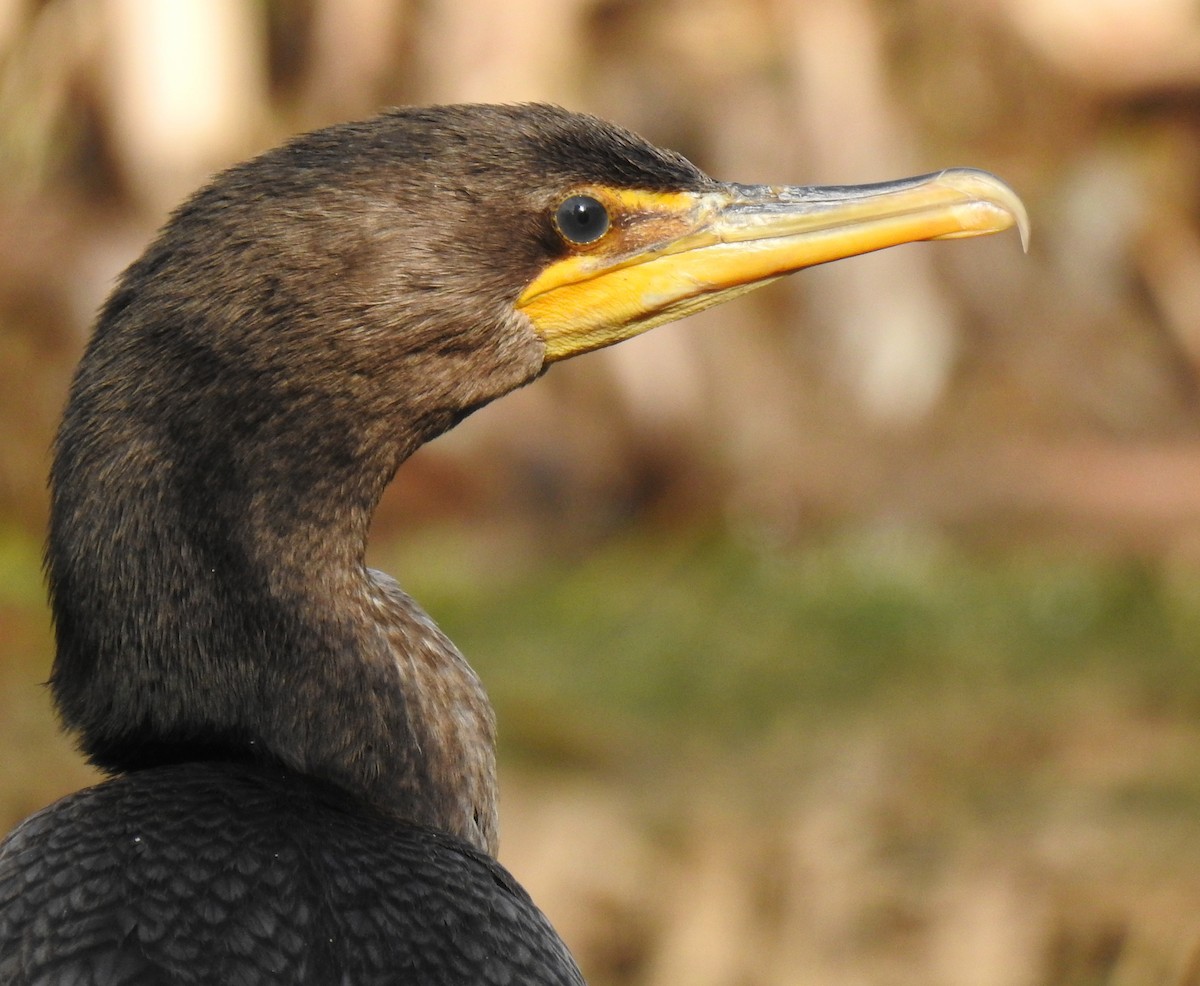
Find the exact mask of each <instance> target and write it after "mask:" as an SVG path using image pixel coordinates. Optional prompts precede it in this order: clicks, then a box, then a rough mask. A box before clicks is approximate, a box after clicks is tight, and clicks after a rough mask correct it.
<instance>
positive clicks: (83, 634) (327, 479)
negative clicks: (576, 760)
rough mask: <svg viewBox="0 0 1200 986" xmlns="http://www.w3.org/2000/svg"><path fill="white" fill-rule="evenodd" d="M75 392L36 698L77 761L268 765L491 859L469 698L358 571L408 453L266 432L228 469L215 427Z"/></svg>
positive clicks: (468, 686)
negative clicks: (47, 651) (71, 736)
mask: <svg viewBox="0 0 1200 986" xmlns="http://www.w3.org/2000/svg"><path fill="white" fill-rule="evenodd" d="M92 391H95V392H96V393H103V392H104V391H103V388H92ZM92 391H89V389H88V388H87V387H86V386H84V385H81V384H77V388H76V394H75V397H74V399H73V401H72V405H71V407H70V409H69V410H68V414H67V418H66V421H65V422H64V426H63V430H62V432H61V433H60V437H59V443H58V448H57V456H56V462H55V467H54V474H53V509H52V519H51V534H50V541H49V548H48V571H49V575H50V582H51V596H52V601H53V605H54V614H55V623H56V630H57V635H58V653H57V657H56V661H55V668H54V674H53V682H52V683H53V688H54V693H55V698H56V701H57V703H58V706H59V709H60V711H61V714H62V716H63V719H64V721H65V723H66V724H67V725H68V726H70V727H73V728H74V729H76V730H77V731H78V732H79V735H80V742H81V746H82V747H83V749H84V750H85V752H87V753H88V755H89V756H90V757H91V759H92V760H93V761H94V762H96V763H97V764H99V765H100V766H102V767H104V768H106V769H109V770H114V771H123V770H134V769H140V768H144V767H148V766H154V765H159V764H165V763H175V762H180V761H190V760H198V759H232V760H254V761H263V762H268V763H276V764H280V765H283V766H285V767H287V768H289V769H292V770H296V771H299V772H302V773H305V774H308V775H312V776H315V777H319V778H322V779H324V780H327V781H330V782H332V783H334V784H335V785H337V786H339V787H341V788H342V789H343V790H345V791H346V792H348V793H349V794H350V795H352V796H353V797H355V798H357V799H360V800H361V801H363V802H368V803H370V804H372V805H374V806H376V807H378V808H380V809H382V810H384V811H387V812H390V813H392V814H394V815H396V816H397V817H400V818H403V819H406V820H408V821H412V822H416V823H420V824H424V825H428V826H431V827H434V828H437V829H439V830H442V831H446V832H449V833H452V834H454V835H457V836H460V837H462V838H464V839H466V840H468V841H469V842H471V843H473V844H475V845H477V846H479V847H480V848H482V849H484V850H485V851H493V852H494V850H495V846H496V819H495V814H496V810H495V777H494V772H495V766H494V725H493V717H492V711H491V707H490V705H489V703H488V701H487V697H486V695H485V693H484V691H483V689H482V687H481V685H480V683H479V681H478V679H477V678H476V676H475V674H474V673H473V672H472V670H471V669H470V667H469V666H468V665H467V663H466V661H465V660H464V659H463V658H462V656H461V655H460V654H459V653H458V651H457V650H456V649H455V648H454V646H453V645H452V644H451V643H450V641H449V640H447V639H446V637H445V636H444V635H443V634H442V633H441V632H440V631H439V630H438V629H437V627H436V626H435V625H434V623H433V622H432V620H430V619H429V618H428V617H427V616H426V615H425V614H424V613H423V612H422V611H421V609H420V608H419V607H418V606H417V605H416V604H415V603H414V602H413V601H412V600H411V599H410V598H409V597H408V596H406V595H405V594H404V593H403V592H401V591H400V589H399V587H398V586H397V585H396V584H395V583H394V582H392V581H391V580H390V579H388V578H387V577H386V576H382V575H379V574H378V573H374V572H371V571H370V570H368V569H367V568H366V566H365V564H364V561H363V556H364V549H365V541H366V533H367V528H368V526H369V522H370V516H371V513H372V511H373V509H374V506H375V504H376V502H377V500H378V498H379V495H380V494H381V492H382V490H383V488H384V486H385V485H386V483H387V481H388V480H389V479H390V477H391V474H392V472H393V471H394V468H395V465H396V463H397V461H398V460H399V459H400V458H403V456H404V455H406V454H407V452H408V450H409V446H414V447H415V445H416V444H419V442H418V441H415V440H414V441H411V442H409V443H408V445H406V444H405V443H404V442H403V440H402V439H398V440H396V441H395V442H393V443H392V444H391V445H390V446H388V447H384V446H379V447H376V448H371V447H368V446H361V445H360V447H357V448H356V447H354V446H353V445H352V444H346V443H344V442H343V441H341V440H340V439H339V438H338V436H336V435H334V436H332V437H331V438H329V439H328V441H327V442H326V443H325V444H324V445H323V444H322V441H321V440H320V439H318V440H315V441H310V442H306V443H305V444H304V445H303V446H301V445H300V444H299V443H295V442H294V443H291V444H288V443H287V442H286V441H283V440H282V439H281V438H280V436H278V435H276V436H273V439H272V441H271V442H270V444H269V447H268V446H262V445H259V446H258V448H257V452H258V454H254V446H253V444H252V445H251V452H249V453H238V454H236V455H235V454H233V453H231V452H230V451H229V449H231V448H234V447H239V448H240V447H243V446H244V445H245V443H241V444H240V445H239V443H234V442H229V441H227V440H226V439H227V437H228V436H225V435H223V434H222V428H220V427H218V428H215V429H214V428H204V429H196V430H195V431H194V433H192V434H191V435H190V436H189V440H186V441H185V440H181V435H180V433H179V432H180V427H181V425H180V421H181V420H182V419H181V418H180V417H179V416H178V415H176V416H175V417H174V418H173V419H172V424H171V426H170V427H162V426H160V425H159V424H158V423H156V422H154V421H149V422H148V421H147V418H148V417H150V418H153V415H149V416H148V415H147V414H146V413H145V411H144V409H141V410H139V411H138V412H136V413H126V412H125V410H124V409H122V408H121V407H120V406H117V405H114V404H113V402H112V401H111V400H99V401H98V400H95V399H94V398H93V396H89V395H90V394H91V393H92ZM101 410H102V411H103V413H102V414H100V413H99V412H100V411H101ZM206 413H207V412H206ZM101 422H102V424H101ZM227 424H228V427H230V428H237V427H239V426H240V423H239V422H238V421H230V422H228V423H227ZM185 430H186V429H185ZM204 435H212V436H213V437H211V438H205V437H203V436H204ZM217 436H220V437H219V438H218V437H217ZM259 438H260V439H261V438H262V435H261V434H260V435H259Z"/></svg>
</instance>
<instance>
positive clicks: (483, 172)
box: [0, 106, 1025, 986]
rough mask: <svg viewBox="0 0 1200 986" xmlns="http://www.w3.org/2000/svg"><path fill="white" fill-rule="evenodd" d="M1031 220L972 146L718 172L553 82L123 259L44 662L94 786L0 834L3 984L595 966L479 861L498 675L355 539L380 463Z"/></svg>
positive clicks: (72, 458) (248, 177) (156, 983)
mask: <svg viewBox="0 0 1200 986" xmlns="http://www.w3.org/2000/svg"><path fill="white" fill-rule="evenodd" d="M1024 222H1025V221H1024V216H1023V212H1022V209H1021V206H1020V203H1019V202H1018V201H1017V199H1016V197H1015V196H1014V195H1013V194H1012V192H1011V191H1009V190H1008V189H1007V187H1006V186H1004V185H1002V184H1001V183H1000V182H998V181H997V180H996V179H994V178H992V177H990V176H988V175H985V174H983V173H981V172H977V171H969V170H955V171H946V172H942V173H941V174H938V175H932V176H925V177H922V178H914V179H909V180H905V181H900V182H894V183H889V184H883V185H874V186H860V187H845V188H831V189H819V188H798V187H791V188H774V187H772V188H766V187H754V186H746V185H732V184H722V183H718V182H716V181H714V180H712V179H710V178H708V177H707V176H705V175H704V174H702V173H701V172H700V171H698V170H697V169H696V168H695V167H693V166H692V165H691V164H689V163H688V162H687V161H686V160H684V159H683V158H682V157H680V156H678V155H676V154H673V153H670V152H667V151H662V150H659V149H657V148H655V147H652V146H651V145H649V144H647V143H646V142H644V141H643V140H641V139H640V138H638V137H636V136H634V135H633V134H631V133H628V132H626V131H624V130H621V129H618V128H616V127H614V126H611V125H609V124H607V123H603V122H601V121H599V120H596V119H594V118H591V117H587V116H580V115H577V114H574V113H569V112H566V111H563V110H560V109H556V108H552V107H547V106H509V107H488V106H457V107H453V106H452V107H436V108H427V109H402V110H397V111H393V112H389V113H386V114H384V115H382V116H380V117H378V118H377V119H373V120H369V121H367V122H363V123H351V124H346V125H343V126H335V127H331V128H329V129H327V130H321V131H318V132H316V133H311V134H308V135H306V136H302V137H299V138H297V139H295V140H292V141H291V142H290V143H287V144H285V145H283V146H282V147H279V148H277V149H275V150H273V151H270V152H268V153H266V154H264V155H262V156H261V157H258V158H256V159H254V160H252V161H249V162H247V163H245V164H241V165H238V166H237V167H234V168H232V169H230V170H229V171H226V172H225V173H224V174H222V175H220V176H219V177H218V178H216V180H214V181H213V182H212V183H211V184H210V185H208V186H207V187H206V188H204V189H203V190H201V191H200V192H199V193H198V194H197V195H196V196H195V197H194V198H192V199H191V200H190V201H188V202H187V203H186V204H185V205H184V206H183V207H182V208H180V209H179V211H178V212H176V213H175V214H174V216H173V217H172V218H171V220H170V222H169V223H168V224H167V226H166V227H165V229H164V230H163V232H162V233H161V235H160V236H159V237H158V239H157V240H156V241H155V242H154V243H153V244H152V245H151V246H150V247H149V249H148V250H147V251H146V253H145V254H144V255H143V256H142V257H141V259H140V260H138V261H137V262H136V263H134V264H133V265H132V266H131V267H130V268H129V269H128V270H127V271H126V272H125V274H124V276H123V277H122V278H121V279H120V282H119V283H118V285H117V287H116V290H115V291H114V292H113V294H112V296H111V297H110V298H109V300H108V301H107V303H106V304H105V306H104V308H103V309H102V311H101V313H100V316H99V320H98V322H97V325H96V329H95V333H94V335H93V337H92V339H91V341H90V343H89V345H88V347H87V351H86V353H85V355H84V357H83V360H82V362H81V364H80V366H79V369H78V372H77V374H76V377H75V380H74V384H73V386H72V388H71V394H70V400H69V404H68V406H67V410H66V414H65V418H64V421H63V424H62V428H61V431H60V433H59V436H58V440H57V444H56V449H55V458H54V465H53V471H52V489H53V500H52V514H51V525H50V536H49V546H48V550H47V571H48V573H49V581H50V592H51V598H52V602H53V610H54V622H55V628H56V632H57V639H58V652H57V657H56V660H55V664H54V671H53V678H52V684H53V692H54V697H55V700H56V702H57V705H58V709H59V711H60V713H61V716H62V720H63V722H64V723H65V725H66V726H67V727H68V728H69V729H71V730H73V731H74V732H75V733H76V734H77V735H78V737H79V743H80V745H81V747H82V749H83V750H84V752H85V753H86V754H87V756H88V757H89V758H90V759H91V761H92V762H93V763H95V764H97V765H99V766H100V767H101V768H103V769H104V770H106V771H108V772H110V773H111V774H112V775H113V776H112V779H110V780H108V781H106V782H105V783H102V784H100V785H99V786H97V787H94V788H91V789H89V790H86V791H81V792H79V793H77V794H74V795H71V796H69V797H67V798H65V799H63V800H62V801H59V802H58V803H57V804H55V805H53V806H51V807H49V808H47V809H45V810H44V811H42V812H40V813H39V814H37V815H34V816H33V817H32V818H30V819H28V820H27V821H26V822H24V823H23V824H22V825H21V826H19V827H18V828H17V829H16V830H15V831H14V832H13V833H12V834H11V835H10V836H9V837H8V839H7V841H5V842H4V843H3V846H2V848H0V982H2V983H4V984H5V986H33V984H39V986H42V984H47V986H49V984H56V986H57V984H77V986H116V984H122V986H166V984H172V986H174V984H206V986H208V984H218V983H219V984H226V986H235V984H242V986H253V984H268V983H270V984H282V983H287V984H291V986H298V984H320V986H335V984H347V986H370V984H380V986H383V984H388V986H391V984H400V983H420V984H450V983H454V984H465V983H521V984H540V983H579V982H581V978H580V974H579V971H578V970H577V968H576V966H575V963H574V961H573V960H572V959H571V956H570V954H569V952H568V951H567V949H566V947H565V946H564V945H563V943H562V942H561V940H560V939H559V938H558V936H557V935H556V934H555V933H554V931H553V930H552V928H551V927H550V925H549V924H548V922H547V921H546V919H545V918H544V917H543V916H542V914H541V913H540V912H539V911H538V909H537V908H536V907H535V906H534V905H533V903H532V902H531V901H530V899H529V897H528V896H527V895H526V894H525V892H524V891H523V890H522V889H521V888H520V887H519V886H518V885H517V884H516V883H515V881H514V880H513V879H512V877H511V876H509V875H508V873H506V872H505V871H504V870H503V869H502V868H501V867H500V866H499V865H498V864H497V863H496V862H495V861H494V860H493V858H492V857H493V854H494V852H495V849H496V800H495V777H494V759H493V758H494V753H493V719H492V712H491V709H490V707H489V705H488V701H487V698H486V696H485V694H484V692H483V689H482V688H481V687H480V684H479V682H478V680H477V679H476V677H475V675H474V674H473V673H472V671H471V669H470V667H469V666H468V665H467V663H466V662H465V661H464V660H463V658H462V657H461V655H460V654H459V653H458V651H457V650H455V648H454V647H453V645H452V644H451V643H450V642H449V641H448V640H447V639H446V638H445V637H444V636H443V635H442V634H441V633H440V632H439V631H438V629H437V627H436V626H434V624H433V623H432V621H431V620H430V619H429V618H428V617H427V616H426V615H425V614H424V613H423V612H422V611H421V610H420V609H419V608H418V607H417V606H416V604H415V603H414V602H413V601H412V600H411V599H410V598H409V597H408V596H406V595H405V594H404V593H403V592H402V591H401V590H400V588H399V587H398V586H397V585H396V583H395V582H393V581H392V580H391V579H389V578H388V577H387V576H385V575H381V574H379V573H378V572H373V571H370V570H368V569H367V568H366V567H365V565H364V562H363V552H364V543H365V540H366V536H367V528H368V523H369V521H370V517H371V513H372V510H373V508H374V506H375V504H376V502H377V501H378V499H379V496H380V494H381V493H382V491H383V488H384V486H385V485H386V484H387V483H388V481H389V480H390V479H391V477H392V475H393V473H394V472H395V471H396V468H397V466H399V465H400V463H401V462H403V461H404V459H405V458H406V457H407V456H408V455H409V454H410V453H412V451H413V450H414V449H416V448H417V447H418V446H419V445H421V444H422V443H423V442H426V441H428V440H429V439H431V438H433V437H434V436H436V435H438V434H440V433H441V432H443V431H445V430H446V429H448V428H450V427H451V426H453V425H454V424H455V423H456V422H458V421H459V420H461V419H462V418H463V417H465V416H466V415H467V414H469V413H471V412H472V411H473V410H475V409H476V408H478V407H480V406H482V405H483V404H486V403H487V402H488V401H490V400H493V399H494V398H496V397H499V396H500V395H502V394H504V393H506V392H508V391H510V390H512V389H514V388H516V387H519V386H521V385H523V384H526V383H528V382H529V381H531V380H533V379H534V378H535V377H537V376H538V375H539V374H540V373H542V372H543V371H544V370H545V369H546V367H547V365H548V364H549V363H551V362H553V361H555V360H561V359H565V358H567V357H570V356H573V355H575V354H577V353H581V352H585V351H587V350H591V349H596V348H599V347H601V346H606V345H609V344H611V343H614V342H618V341H620V340H622V339H625V338H628V337H630V336H632V335H634V334H636V333H638V332H641V331H644V330H645V329H647V328H649V327H651V326H654V325H658V324H660V323H662V322H666V321H668V320H670V319H674V318H678V317H680V316H682V315H684V314H687V313H689V312H693V311H697V310H699V309H702V308H705V307H707V306H709V305H712V304H715V303H716V302H718V301H720V300H723V299H725V298H728V297H731V296H733V295H735V294H739V293H741V292H743V291H746V290H749V289H750V288H751V287H753V286H755V285H757V284H760V283H763V282H764V281H767V280H769V279H771V278H774V277H776V276H779V275H781V274H785V273H788V272H790V271H793V270H796V269H799V268H801V267H806V266H809V265H811V264H816V263H820V262H823V261H827V260H832V259H835V258H838V257H842V256H847V255H850V254H854V253H861V252H864V251H867V250H874V249H878V248H881V247H886V246H889V245H892V244H896V243H901V242H906V241H911V240H919V239H936V238H946V237H954V236H966V235H973V234H976V233H987V232H993V231H996V230H1000V229H1004V228H1006V227H1009V226H1011V225H1013V224H1014V223H1019V224H1020V225H1021V226H1022V228H1024Z"/></svg>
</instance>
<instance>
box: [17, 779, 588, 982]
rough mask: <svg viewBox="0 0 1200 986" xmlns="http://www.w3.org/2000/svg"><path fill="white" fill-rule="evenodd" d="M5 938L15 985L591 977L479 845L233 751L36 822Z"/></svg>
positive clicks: (87, 796) (27, 828)
mask: <svg viewBox="0 0 1200 986" xmlns="http://www.w3.org/2000/svg"><path fill="white" fill-rule="evenodd" d="M0 942H2V943H3V944H2V946H0V982H3V983H5V984H6V986H25V984H29V986H34V984H36V986H218V984H219V986H277V984H282V983H287V984H289V986H337V984H346V986H394V984H398V983H413V984H422V986H442V984H445V986H451V984H455V986H458V984H463V983H478V984H496V986H500V984H506V986H507V984H515V983H539V984H540V983H547V984H549V983H561V984H569V983H576V984H580V983H582V982H583V980H582V978H581V976H580V975H579V973H578V971H577V970H576V968H575V965H574V962H573V961H572V959H571V957H570V955H569V954H568V952H567V950H566V947H565V946H564V945H563V944H562V942H561V941H560V940H559V938H558V936H557V935H556V934H555V933H554V931H553V929H552V928H551V927H550V925H549V923H548V922H547V921H546V919H545V918H544V917H543V916H542V914H541V912H540V911H538V909H537V908H536V907H535V906H534V905H533V903H532V901H530V899H529V896H528V895H527V894H526V893H525V891H524V890H522V889H521V888H520V887H519V886H518V885H517V883H516V882H515V881H514V880H513V878H512V877H511V876H510V875H509V874H508V873H507V872H506V871H505V870H504V869H503V868H502V867H501V866H500V865H499V864H497V863H496V862H495V861H494V860H492V859H491V858H490V857H488V856H487V855H485V854H484V853H482V852H480V851H479V850H477V849H474V848H472V847H471V846H468V845H466V844H465V843H463V842H462V841H461V840H458V839H455V838H452V837H450V836H447V835H444V834H441V833H437V832H434V831H432V830H429V829H422V828H417V827H413V826H407V825H400V824H397V823H396V822H395V821H394V820H392V819H388V818H386V817H383V816H380V815H378V814H376V813H373V812H367V811H362V810H358V809H357V808H356V807H355V806H353V805H352V804H349V803H348V802H347V800H346V798H345V796H344V794H343V793H342V792H341V791H338V790H335V789H331V788H329V787H327V786H324V785H321V784H319V783H317V782H313V781H312V780H311V779H308V778H304V777H300V776H298V775H294V774H289V773H286V772H283V771H278V770H270V769H264V768H256V767H243V766H233V765H230V764H205V763H196V764H186V765H180V766H174V767H162V768H156V769H152V770H147V771H141V772H138V773H134V774H130V775H128V776H126V777H122V778H119V779H116V780H113V781H110V782H108V783H107V784H103V785H101V786H100V787H97V788H93V789H91V790H88V791H82V792H80V793H78V794H75V795H72V796H70V797H68V798H66V799H64V800H63V801H61V802H59V803H58V804H57V805H55V806H54V807H52V808H50V809H47V810H46V811H43V812H41V813H39V814H37V815H34V816H33V817H32V818H30V819H28V820H26V821H25V822H24V823H23V824H22V825H21V826H20V827H19V828H18V829H17V830H16V831H15V832H14V833H13V834H12V836H11V837H10V838H9V840H8V842H7V843H6V845H5V849H4V864H3V865H2V866H0Z"/></svg>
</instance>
